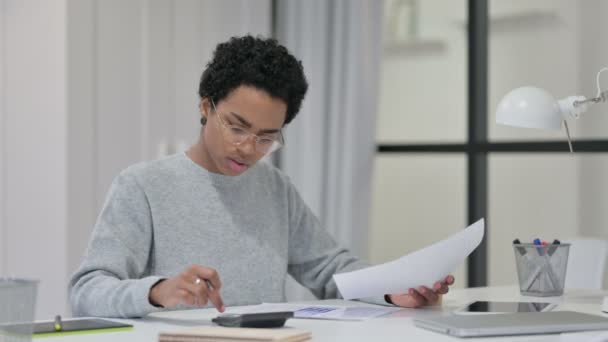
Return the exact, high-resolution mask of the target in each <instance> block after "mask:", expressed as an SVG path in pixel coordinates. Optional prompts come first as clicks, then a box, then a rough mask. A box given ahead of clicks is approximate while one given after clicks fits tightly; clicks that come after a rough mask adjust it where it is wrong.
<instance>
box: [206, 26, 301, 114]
mask: <svg viewBox="0 0 608 342" xmlns="http://www.w3.org/2000/svg"><path fill="white" fill-rule="evenodd" d="M241 85H248V86H253V87H255V88H257V89H260V90H264V91H265V92H267V93H268V94H269V95H270V96H272V97H274V98H278V99H281V100H283V101H284V102H285V104H286V105H287V115H286V117H285V122H284V124H285V125H286V124H288V123H290V122H291V120H293V118H295V116H296V114H297V113H298V111H299V110H300V107H301V105H302V100H303V99H304V96H305V95H306V91H307V90H308V82H307V81H306V76H304V69H303V68H302V62H300V61H299V60H297V59H296V58H295V57H294V56H293V55H291V54H290V53H289V51H287V49H286V48H285V47H284V46H282V45H280V44H279V43H278V42H277V41H276V40H275V39H264V38H261V37H252V36H250V35H247V36H243V37H232V38H230V40H228V41H227V42H225V43H221V44H219V45H218V46H217V47H216V49H215V52H214V53H213V59H212V60H211V61H210V62H209V63H208V64H207V68H206V69H205V71H204V72H203V75H202V76H201V83H200V84H199V88H198V94H199V96H200V97H201V99H202V98H210V99H212V100H213V101H214V102H215V103H217V102H219V101H221V100H222V99H224V98H226V97H227V96H228V95H229V94H230V92H231V91H233V90H235V89H236V88H238V87H239V86H241Z"/></svg>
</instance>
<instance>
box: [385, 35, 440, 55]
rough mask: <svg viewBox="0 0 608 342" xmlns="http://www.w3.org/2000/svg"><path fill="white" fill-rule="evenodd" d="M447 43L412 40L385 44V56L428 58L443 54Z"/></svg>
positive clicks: (437, 40)
mask: <svg viewBox="0 0 608 342" xmlns="http://www.w3.org/2000/svg"><path fill="white" fill-rule="evenodd" d="M445 49H446V46H445V42H444V41H443V40H439V39H410V40H402V41H388V42H386V43H384V56H386V57H397V56H428V55H439V54H442V53H443V52H444V51H445Z"/></svg>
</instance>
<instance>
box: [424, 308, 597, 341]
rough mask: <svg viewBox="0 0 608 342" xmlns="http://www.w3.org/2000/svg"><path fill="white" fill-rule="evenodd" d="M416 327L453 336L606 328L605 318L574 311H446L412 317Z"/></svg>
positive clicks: (545, 332)
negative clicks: (454, 313) (451, 312)
mask: <svg viewBox="0 0 608 342" xmlns="http://www.w3.org/2000/svg"><path fill="white" fill-rule="evenodd" d="M414 324H415V325H416V326H417V327H420V328H424V329H428V330H432V331H436V332H440V333H443V334H447V335H451V336H457V337H477V336H506V335H532V334H557V333H562V332H571V331H585V330H606V329H608V318H604V317H600V316H594V315H588V314H584V313H580V312H574V311H551V312H525V313H508V314H489V315H450V316H435V317H431V318H417V319H414Z"/></svg>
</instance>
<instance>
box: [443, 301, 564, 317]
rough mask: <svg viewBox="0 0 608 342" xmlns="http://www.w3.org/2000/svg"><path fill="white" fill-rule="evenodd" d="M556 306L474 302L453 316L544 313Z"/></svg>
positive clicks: (549, 304)
mask: <svg viewBox="0 0 608 342" xmlns="http://www.w3.org/2000/svg"><path fill="white" fill-rule="evenodd" d="M556 306H557V304H553V303H543V302H499V301H476V302H473V303H469V304H467V305H465V306H463V307H462V308H459V309H457V310H455V311H454V313H455V314H461V315H466V314H488V313H517V312H546V311H551V310H552V309H554V308H555V307H556Z"/></svg>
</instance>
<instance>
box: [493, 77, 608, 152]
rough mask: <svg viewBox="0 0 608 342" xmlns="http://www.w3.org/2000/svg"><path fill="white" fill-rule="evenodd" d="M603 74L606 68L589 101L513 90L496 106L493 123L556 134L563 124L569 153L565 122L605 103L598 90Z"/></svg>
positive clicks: (525, 89) (606, 93) (604, 94)
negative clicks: (557, 98)
mask: <svg viewBox="0 0 608 342" xmlns="http://www.w3.org/2000/svg"><path fill="white" fill-rule="evenodd" d="M606 70H608V67H607V68H603V69H601V70H600V71H599V72H598V73H597V77H596V83H597V94H596V95H595V97H593V98H589V99H588V98H586V97H584V96H580V95H577V96H568V97H565V98H563V99H560V100H555V98H554V97H553V96H552V95H551V94H550V93H549V92H548V91H546V90H544V89H540V88H536V87H530V86H526V87H521V88H517V89H514V90H512V91H510V92H509V93H508V94H507V95H505V97H503V98H502V100H500V102H499V103H498V108H497V109H496V123H497V124H501V125H508V126H516V127H527V128H540V129H547V130H560V129H561V124H562V123H563V124H564V127H565V129H566V136H567V137H568V146H569V147H570V152H573V150H572V141H571V139H570V130H569V129H568V121H566V119H570V118H574V119H578V118H579V117H580V115H581V114H583V113H584V112H586V111H587V109H589V107H590V106H591V105H592V104H595V103H598V102H607V101H608V90H604V91H602V90H601V87H600V74H601V73H602V72H603V71H606Z"/></svg>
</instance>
